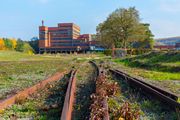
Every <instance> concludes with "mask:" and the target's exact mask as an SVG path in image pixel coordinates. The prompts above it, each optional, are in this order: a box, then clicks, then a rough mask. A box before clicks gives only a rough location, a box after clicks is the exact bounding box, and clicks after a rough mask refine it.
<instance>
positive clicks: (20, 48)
mask: <svg viewBox="0 0 180 120" xmlns="http://www.w3.org/2000/svg"><path fill="white" fill-rule="evenodd" d="M15 50H16V51H19V52H23V51H24V42H23V41H22V40H21V39H18V40H17V45H16V49H15Z"/></svg>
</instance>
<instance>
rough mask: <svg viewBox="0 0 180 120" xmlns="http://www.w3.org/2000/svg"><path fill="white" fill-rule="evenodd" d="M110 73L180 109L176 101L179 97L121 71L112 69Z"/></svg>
mask: <svg viewBox="0 0 180 120" xmlns="http://www.w3.org/2000/svg"><path fill="white" fill-rule="evenodd" d="M110 71H111V72H112V73H115V74H117V75H119V76H121V77H123V78H124V80H127V82H128V83H129V84H130V85H133V86H135V87H139V88H141V89H143V90H144V91H146V92H148V93H150V94H152V95H153V96H155V97H156V98H158V99H159V100H161V101H162V102H164V103H167V105H169V106H171V107H173V108H175V109H176V108H177V109H180V104H179V103H178V102H177V101H176V100H177V96H176V95H174V94H172V93H169V92H167V91H165V90H163V89H160V88H157V87H156V86H153V85H150V84H148V83H146V82H144V81H142V80H139V79H137V78H134V77H131V76H130V75H128V74H127V73H124V72H122V71H120V70H113V69H110Z"/></svg>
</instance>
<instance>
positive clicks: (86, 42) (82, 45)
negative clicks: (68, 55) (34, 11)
mask: <svg viewBox="0 0 180 120" xmlns="http://www.w3.org/2000/svg"><path fill="white" fill-rule="evenodd" d="M91 43H92V41H91V35H90V34H83V35H80V27H79V26H78V25H76V24H74V23H59V24H58V26H57V27H47V26H44V22H43V21H42V26H40V27H39V51H40V53H43V52H51V53H52V52H55V53H56V52H75V51H88V50H89V49H90V46H91Z"/></svg>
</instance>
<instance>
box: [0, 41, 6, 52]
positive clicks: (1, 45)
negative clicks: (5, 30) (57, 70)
mask: <svg viewBox="0 0 180 120" xmlns="http://www.w3.org/2000/svg"><path fill="white" fill-rule="evenodd" d="M4 49H5V44H4V40H3V39H2V38H0V50H4Z"/></svg>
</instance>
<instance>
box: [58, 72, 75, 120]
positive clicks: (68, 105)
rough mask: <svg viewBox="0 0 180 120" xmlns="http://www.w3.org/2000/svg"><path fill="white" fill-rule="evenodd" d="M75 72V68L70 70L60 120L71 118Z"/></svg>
mask: <svg viewBox="0 0 180 120" xmlns="http://www.w3.org/2000/svg"><path fill="white" fill-rule="evenodd" d="M76 73H77V70H72V71H71V77H70V79H69V84H68V88H67V91H66V96H65V100H64V105H63V110H62V113H61V120H71V118H72V111H73V103H74V98H75V91H76Z"/></svg>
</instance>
